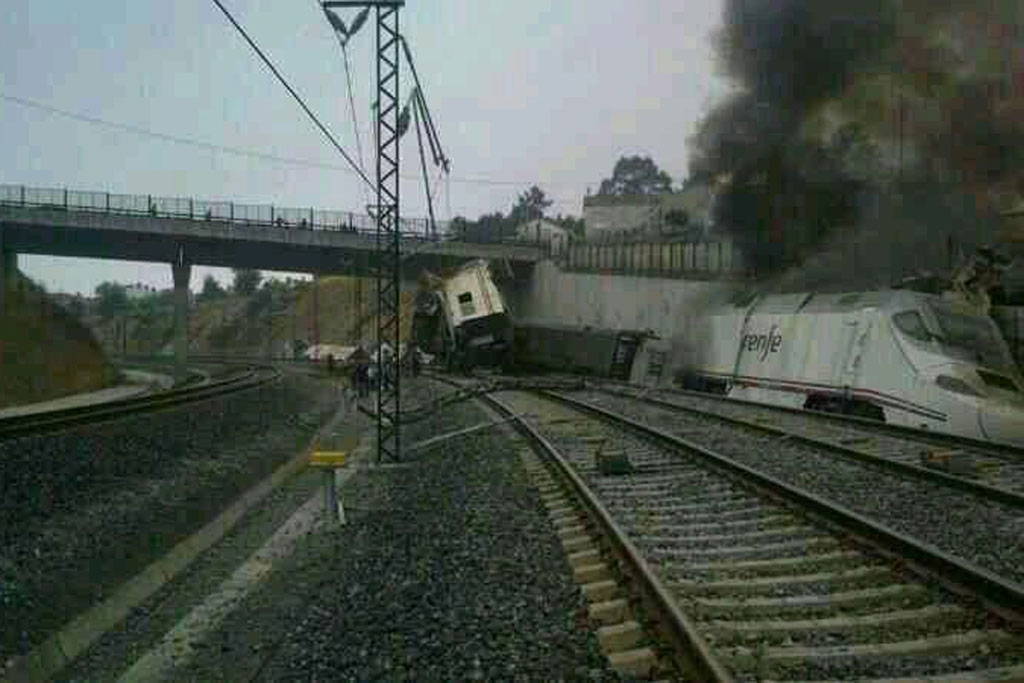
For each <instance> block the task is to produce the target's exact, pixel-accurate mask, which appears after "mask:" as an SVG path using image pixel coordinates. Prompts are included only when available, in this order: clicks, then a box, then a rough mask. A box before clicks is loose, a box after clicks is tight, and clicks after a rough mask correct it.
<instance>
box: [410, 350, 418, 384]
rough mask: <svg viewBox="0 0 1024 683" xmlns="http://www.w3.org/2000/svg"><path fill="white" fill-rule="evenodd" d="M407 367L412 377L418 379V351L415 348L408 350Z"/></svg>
mask: <svg viewBox="0 0 1024 683" xmlns="http://www.w3.org/2000/svg"><path fill="white" fill-rule="evenodd" d="M410 355H411V356H412V357H411V358H410V359H409V367H410V368H411V369H412V376H413V377H418V376H419V374H420V350H419V349H417V348H416V347H415V346H414V347H413V348H412V349H410Z"/></svg>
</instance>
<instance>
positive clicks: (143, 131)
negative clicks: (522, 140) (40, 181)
mask: <svg viewBox="0 0 1024 683" xmlns="http://www.w3.org/2000/svg"><path fill="white" fill-rule="evenodd" d="M0 99H3V100H6V101H8V102H13V103H15V104H19V105H21V106H23V107H29V108H32V109H38V110H40V111H45V112H47V113H50V114H55V115H57V116H63V117H65V118H69V119H73V120H75V121H81V122H83V123H89V124H92V125H95V126H102V127H106V128H111V129H113V130H120V131H124V132H128V133H134V134H136V135H142V136H146V137H151V138H154V139H157V140H164V141H166V142H173V143H175V144H179V145H186V146H189V147H197V148H199V149H205V150H208V151H211V152H222V153H224V154H232V155H235V156H240V157H250V158H253V159H260V160H261V161H270V162H273V163H278V164H288V165H291V166H300V167H305V168H321V169H325V170H329V171H344V172H345V173H353V172H354V171H353V169H352V168H350V167H348V166H341V165H339V164H330V163H327V162H323V161H313V160H312V159H299V158H296V157H286V156H281V155H278V154H271V153H269V152H260V151H259V150H254V149H246V148H243V147H231V146H229V145H218V144H214V143H212V142H204V141H202V140H196V139H194V138H186V137H182V136H178V135H171V134H169V133H161V132H159V131H155V130H151V129H149V128H144V127H142V126H136V125H133V124H130V123H120V122H117V121H110V120H109V119H101V118H98V117H95V116H89V115H88V114H82V113H78V112H73V111H69V110H67V109H61V108H59V107H54V106H51V105H48V104H44V103H42V102H37V101H35V100H29V99H25V98H23V97H17V96H15V95H8V94H6V93H2V92H0ZM401 177H402V179H403V180H417V181H421V180H423V178H422V176H418V175H408V174H402V176H401ZM449 180H450V181H451V182H453V183H459V184H464V185H494V186H509V187H523V186H529V185H547V186H551V185H555V186H558V185H560V183H549V182H544V181H537V180H492V179H488V178H465V177H456V176H452V177H450V178H449ZM556 201H558V200H556Z"/></svg>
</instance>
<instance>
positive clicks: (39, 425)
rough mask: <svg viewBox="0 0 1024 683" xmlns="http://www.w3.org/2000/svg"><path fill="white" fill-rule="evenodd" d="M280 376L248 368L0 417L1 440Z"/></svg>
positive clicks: (148, 409)
mask: <svg viewBox="0 0 1024 683" xmlns="http://www.w3.org/2000/svg"><path fill="white" fill-rule="evenodd" d="M280 376H281V372H280V371H279V370H276V369H270V368H261V369H255V368H252V369H249V370H248V371H247V372H245V373H244V374H243V375H241V376H238V377H231V378H227V379H223V380H217V381H213V382H210V383H206V384H202V385H198V386H184V387H180V388H178V389H171V390H169V391H165V392H160V393H157V394H147V395H145V396H138V397H132V398H124V399H118V400H115V401H107V402H105V403H97V404H93V405H86V406H76V407H73V408H63V409H60V410H52V411H46V412H42V413H29V414H25V415H15V416H11V417H7V418H3V419H2V420H0V441H2V440H6V439H13V438H18V437H23V436H35V435H38V434H46V433H50V432H54V431H60V430H63V429H69V428H71V427H79V426H82V425H87V424H98V423H102V422H109V421H111V420H117V419H120V418H122V417H127V416H129V415H137V414H140V413H149V412H155V411H158V410H164V409H166V408H172V407H176V406H181V405H185V404H188V403H194V402H198V401H204V400H207V399H210V398H214V397H217V396H223V395H225V394H231V393H234V392H238V391H244V390H246V389H252V388H255V387H258V386H260V385H262V384H265V383H268V382H271V381H274V380H276V379H278V378H279V377H280Z"/></svg>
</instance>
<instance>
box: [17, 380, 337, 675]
mask: <svg viewBox="0 0 1024 683" xmlns="http://www.w3.org/2000/svg"><path fill="white" fill-rule="evenodd" d="M335 402H336V390H335V389H334V388H333V387H331V386H330V385H329V384H328V383H327V382H324V381H321V380H316V379H312V378H309V377H302V376H295V375H286V376H285V377H284V378H282V379H281V380H279V381H277V382H274V383H271V384H266V385H263V386H261V387H259V388H255V389H250V390H246V391H243V392H239V393H237V394H231V395H228V396H223V397H218V398H214V399H210V400H207V401H203V402H201V403H197V404H191V405H187V406H183V407H179V408H174V409H169V410H165V411H160V412H157V413H151V414H146V415H137V416H131V417H128V418H125V419H122V420H118V421H115V422H108V423H104V424H100V425H96V426H93V427H81V428H76V429H73V430H68V431H65V432H61V433H55V434H48V435H45V436H40V437H27V438H22V439H17V440H11V441H5V442H3V443H0V493H2V496H0V520H2V522H0V625H2V626H0V662H2V661H5V660H6V659H8V658H9V657H11V656H13V655H17V654H25V653H26V652H27V651H28V650H29V649H30V648H31V647H32V646H34V645H36V644H38V643H39V642H41V641H42V640H43V639H44V638H45V637H46V636H47V635H48V634H49V633H50V632H52V631H53V630H55V629H56V628H59V627H60V626H62V625H63V624H64V623H65V622H66V621H67V620H68V619H70V618H71V617H73V616H74V615H75V614H77V613H79V612H81V611H83V610H84V609H86V608H88V607H90V606H91V605H93V604H95V603H96V602H98V601H99V600H101V599H103V598H104V597H106V596H108V595H109V594H110V593H111V591H112V590H113V589H114V588H115V587H116V586H118V585H119V584H120V583H121V582H123V581H124V580H126V579H127V578H129V577H131V576H133V575H134V574H136V573H137V572H139V571H140V570H141V569H142V568H143V567H145V566H146V565H147V564H148V563H149V562H151V561H153V560H154V559H156V558H158V557H160V556H161V555H163V554H164V553H166V552H167V551H168V550H170V549H171V548H172V547H173V546H174V545H175V544H176V543H178V542H180V541H181V540H183V539H185V538H186V537H187V536H188V535H189V534H191V533H193V532H194V531H196V530H197V529H199V528H200V527H201V526H202V525H203V524H204V523H206V522H207V521H208V520H209V519H211V518H213V517H214V516H215V515H216V514H217V513H219V512H220V511H221V510H222V509H224V508H225V507H227V506H228V505H230V504H231V503H232V502H233V501H234V500H235V498H237V497H238V495H240V494H241V493H242V492H244V491H245V490H247V489H248V488H249V487H251V486H252V485H254V484H256V483H257V482H259V481H261V480H262V479H263V478H265V477H266V476H268V475H269V474H270V473H271V472H272V471H273V470H274V469H275V468H276V467H278V466H279V465H281V464H282V463H284V462H285V461H287V460H288V459H289V458H292V457H294V456H295V455H296V454H297V453H298V452H299V450H300V449H301V448H302V447H304V446H305V444H306V443H307V442H308V440H309V438H310V437H311V436H312V435H313V433H314V432H315V431H316V429H317V427H318V426H319V425H320V424H321V422H322V421H323V420H324V419H326V417H327V416H328V415H329V414H330V413H331V412H333V409H334V406H335Z"/></svg>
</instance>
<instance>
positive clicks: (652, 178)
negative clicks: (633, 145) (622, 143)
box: [597, 156, 672, 195]
mask: <svg viewBox="0 0 1024 683" xmlns="http://www.w3.org/2000/svg"><path fill="white" fill-rule="evenodd" d="M671 191H672V178H671V177H670V176H669V175H668V173H665V172H664V171H662V170H661V169H660V168H658V165H657V164H655V163H654V161H653V160H652V159H651V158H650V157H641V156H633V157H620V158H619V160H618V161H616V162H615V168H614V169H612V177H611V178H605V179H604V180H602V181H601V187H600V189H599V190H598V191H597V193H598V194H601V195H632V194H643V195H651V194H662V193H665V192H671Z"/></svg>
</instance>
